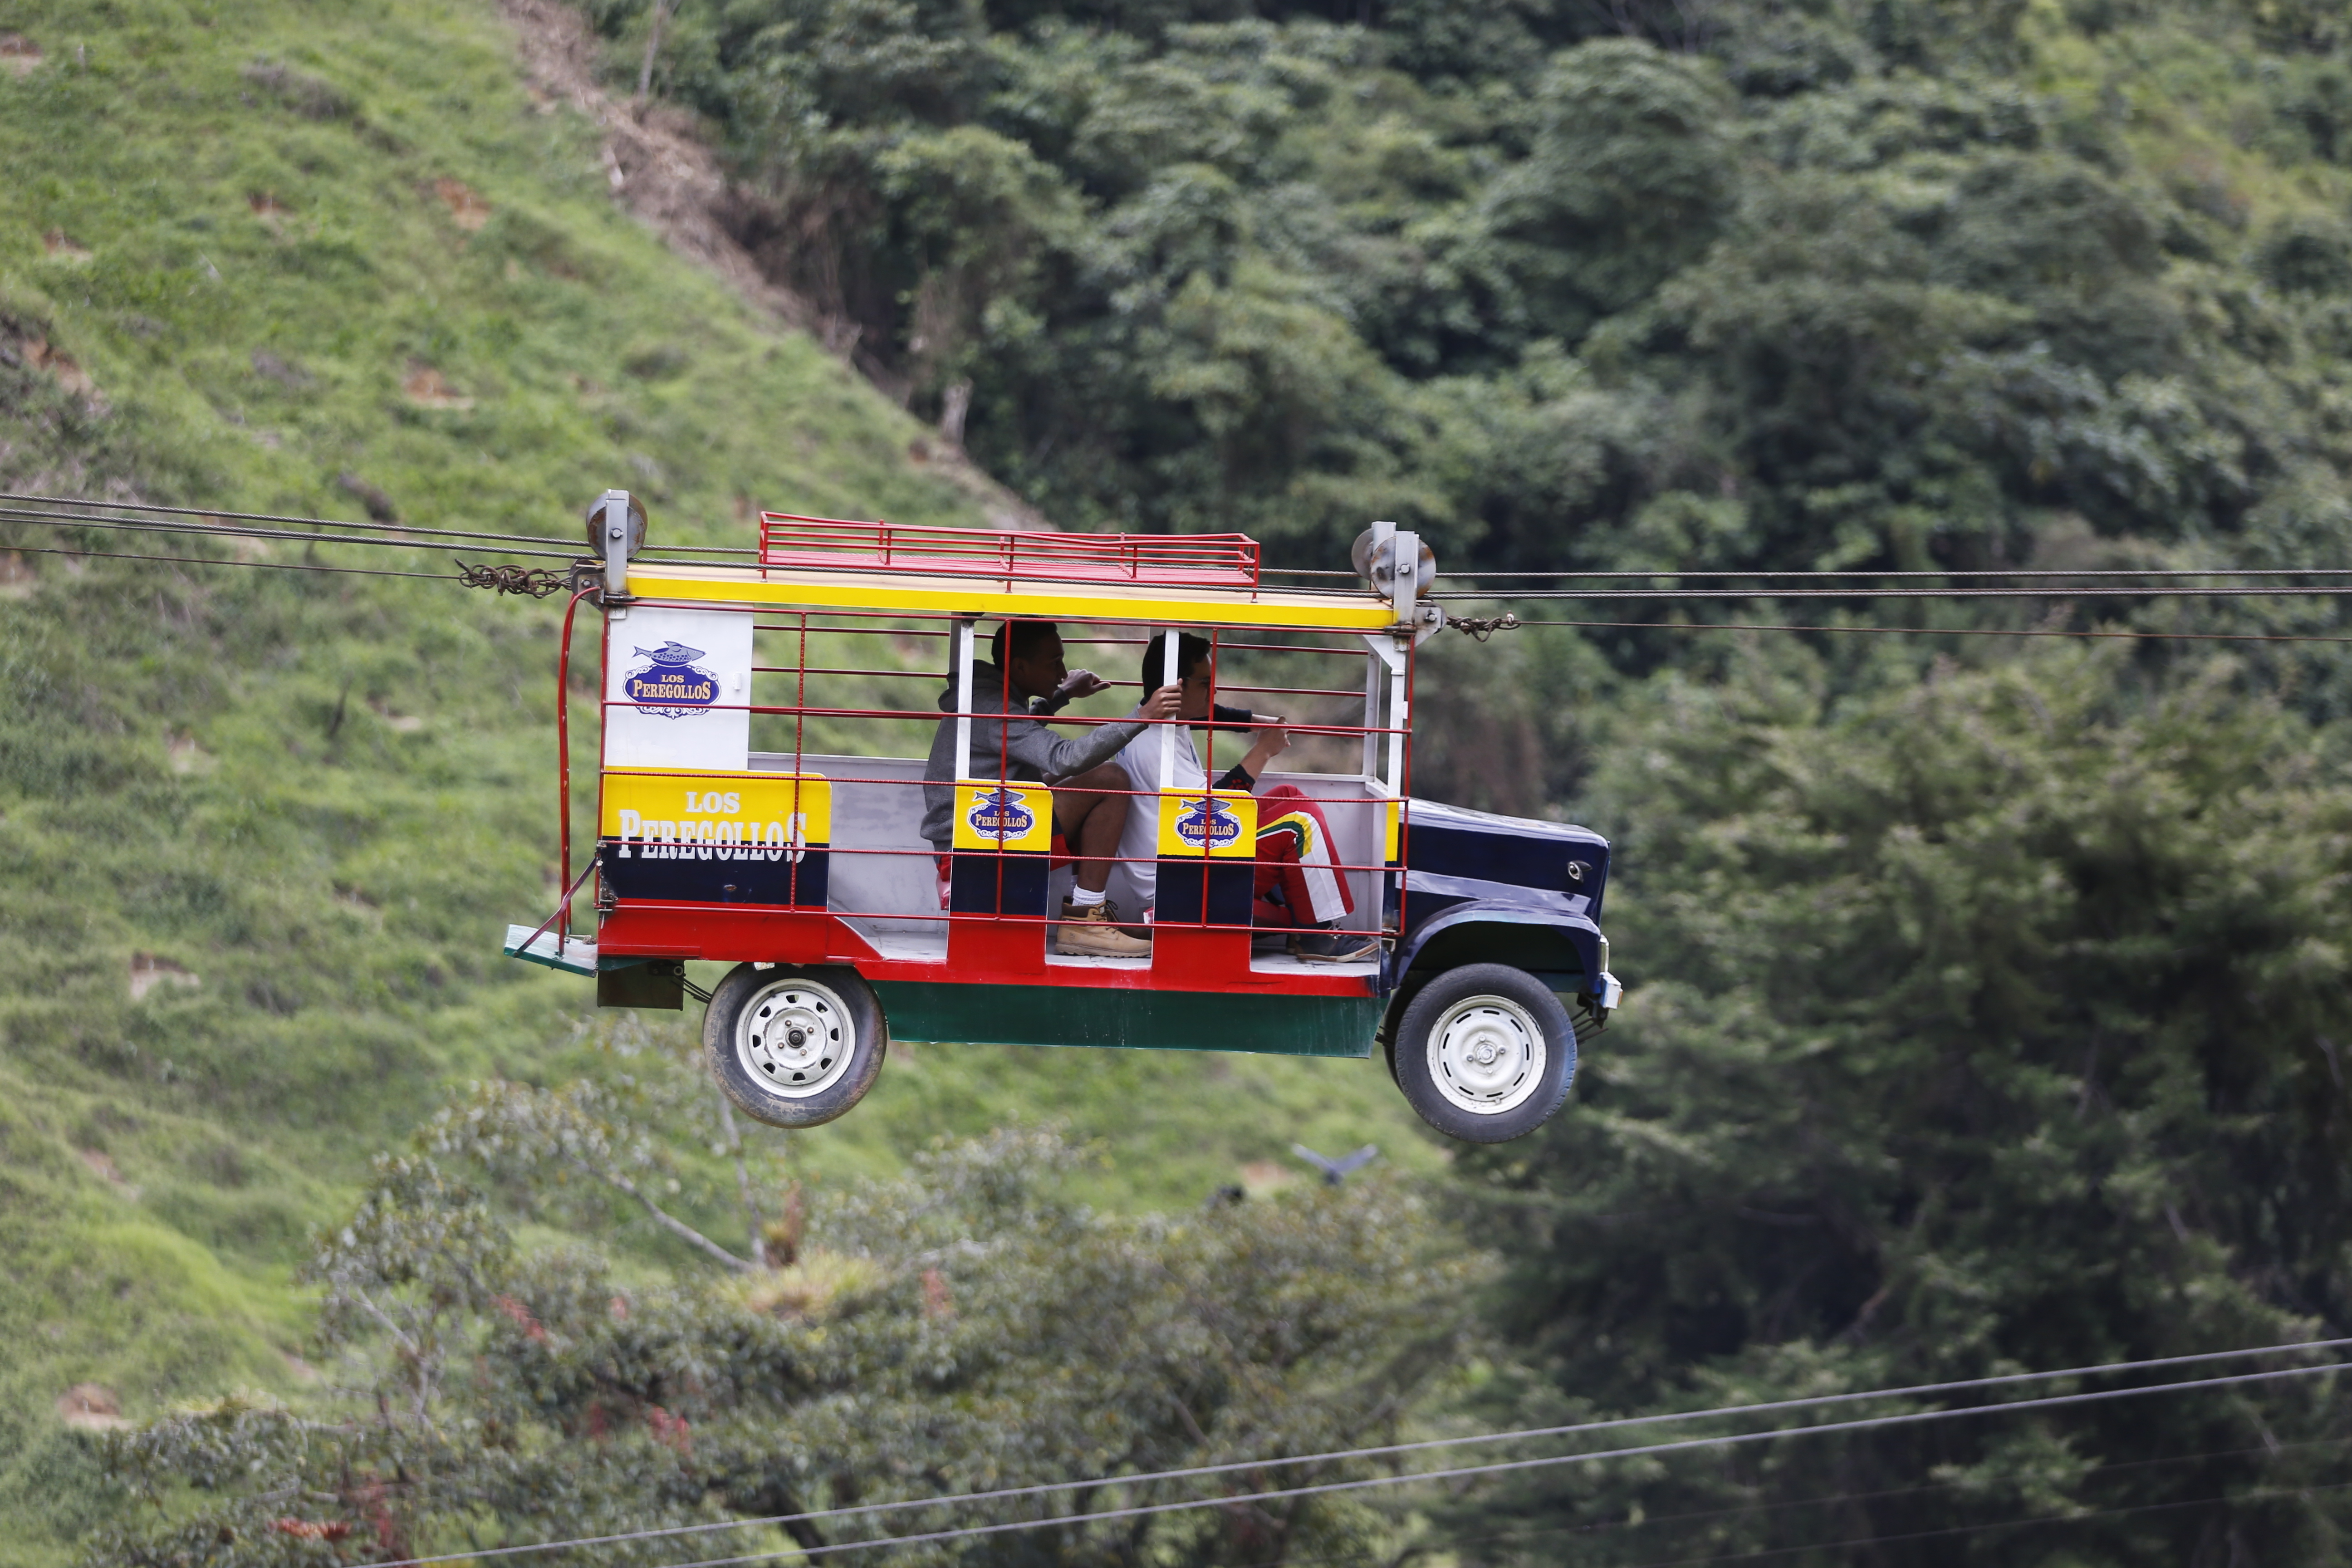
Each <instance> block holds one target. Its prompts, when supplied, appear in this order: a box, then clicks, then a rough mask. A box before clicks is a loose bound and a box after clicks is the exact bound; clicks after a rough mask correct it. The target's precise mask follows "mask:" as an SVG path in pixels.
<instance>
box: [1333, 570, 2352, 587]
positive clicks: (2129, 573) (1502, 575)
mask: <svg viewBox="0 0 2352 1568" xmlns="http://www.w3.org/2000/svg"><path fill="white" fill-rule="evenodd" d="M1305 575H1312V576H1318V577H1328V576H1351V575H1353V574H1351V573H1344V572H1343V573H1329V572H1317V573H1312V574H1305ZM1439 576H1440V579H1441V580H1442V581H1451V582H1465V581H1475V582H1499V581H1505V580H1513V581H1542V582H1643V581H1648V582H1655V581H1657V580H1658V579H1660V578H1672V579H1675V580H1678V581H1684V580H1689V581H1703V582H1717V581H1728V582H1741V583H1748V582H1762V581H1774V582H1783V581H1790V580H1798V579H1801V580H1805V581H1810V582H1824V581H1836V580H1845V579H1867V580H1874V581H1875V580H1882V579H1901V578H1914V577H1940V578H1943V579H1945V580H1946V581H1948V582H2009V581H2012V580H2017V579H2034V578H2052V579H2056V578H2064V579H2067V580H2069V581H2072V580H2074V579H2076V578H2083V577H2095V578H2108V577H2132V578H2142V577H2156V578H2169V577H2352V568H2347V567H2341V566H2145V567H2143V566H2122V567H2104V566H2103V567H2084V568H2082V569H2080V570H2072V571H2070V570H2064V569H2049V568H2034V569H2032V570H2027V569H2024V568H2020V569H2017V570H2014V571H1990V572H1957V571H1956V572H1937V571H1927V572H1895V571H1888V572H1683V571H1649V572H1446V573H1441V574H1439Z"/></svg>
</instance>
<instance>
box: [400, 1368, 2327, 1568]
mask: <svg viewBox="0 0 2352 1568" xmlns="http://www.w3.org/2000/svg"><path fill="white" fill-rule="evenodd" d="M2343 1371H2352V1362H2331V1363H2327V1364H2326V1365H2325V1366H2315V1367H2310V1366H2306V1367H2282V1368H2276V1369H2273V1370H2272V1371H2269V1372H2248V1373H2233V1374H2231V1375H2230V1376H2227V1377H2204V1378H2194V1379H2189V1380H2187V1381H2184V1382H2175V1383H2158V1384H2147V1386H2145V1387H2140V1388H2109V1389H2099V1390H2095V1391H2093V1392H2090V1393H2084V1394H2048V1395H2044V1396H2042V1397H2040V1398H2035V1399H2019V1400H2013V1401H2011V1402H2010V1403H2008V1404H2006V1405H1967V1406H1964V1407H1962V1408H1960V1409H1958V1410H1915V1411H1906V1412H1902V1413H1900V1414H1897V1415H1870V1416H1863V1417H1860V1418H1857V1419H1855V1420H1851V1421H1829V1422H1823V1423H1822V1424H1821V1425H1820V1426H1797V1427H1790V1428H1786V1429H1781V1430H1775V1431H1770V1432H1737V1433H1731V1434H1728V1435H1726V1436H1713V1437H1685V1438H1682V1439H1680V1440H1678V1441H1675V1442H1671V1443H1648V1444H1643V1445H1640V1446H1638V1447H1627V1448H1603V1449H1601V1450H1598V1451H1596V1452H1593V1453H1587V1454H1554V1455H1547V1456H1545V1457H1543V1458H1534V1459H1503V1460H1496V1461H1494V1462H1492V1463H1489V1464H1484V1465H1461V1466H1456V1467H1455V1468H1452V1469H1444V1470H1417V1471H1413V1472H1412V1473H1409V1474H1406V1475H1400V1476H1373V1477H1370V1478H1366V1479H1358V1480H1347V1481H1322V1482H1318V1483H1316V1484H1314V1485H1311V1486H1301V1487H1279V1488H1273V1489H1267V1490H1265V1491H1256V1492H1242V1493H1238V1494H1235V1495H1232V1496H1227V1497H1218V1498H1199V1499H1192V1500H1184V1501H1181V1502H1161V1503H1138V1504H1134V1505H1132V1506H1129V1507H1127V1508H1116V1509H1104V1510H1101V1511H1099V1512H1096V1513H1087V1514H1076V1515H1069V1516H1065V1517H1058V1518H1053V1519H1036V1520H1014V1521H1007V1522H1005V1523H1001V1524H974V1525H965V1526H962V1527H961V1528H958V1529H954V1530H937V1531H927V1532H924V1533H921V1534H917V1535H890V1536H884V1537H882V1538H880V1539H878V1540H875V1541H845V1542H837V1543H835V1544H831V1545H824V1546H806V1547H796V1548H794V1549H793V1550H792V1551H789V1552H747V1553H743V1554H740V1555H738V1556H734V1557H706V1558H698V1559H696V1560H695V1561H693V1562H691V1563H673V1564H670V1565H669V1568H743V1565H745V1564H750V1563H775V1562H780V1561H782V1560H783V1559H785V1558H788V1557H824V1556H830V1555H832V1554H833V1553H835V1552H862V1551H867V1550H871V1549H873V1548H875V1547H882V1546H919V1545H927V1544H929V1543H930V1542H940V1541H957V1540H965V1539H969V1538H971V1537H974V1536H982V1535H1002V1534H1004V1533H1006V1532H1008V1531H1022V1530H1043V1529H1045V1528H1047V1527H1049V1526H1055V1525H1071V1524H1103V1523H1108V1522H1109V1521H1113V1520H1118V1519H1139V1518H1146V1517H1151V1516H1156V1515H1160V1514H1167V1513H1185V1512H1191V1511H1192V1510H1198V1509H1204V1508H1232V1507H1234V1506H1236V1505H1238V1504H1241V1503H1249V1502H1273V1501H1278V1500H1284V1499H1288V1498H1302V1497H1322V1496H1328V1495H1330V1494H1333V1493H1336V1492H1351V1491H1364V1490H1368V1489H1372V1488H1375V1487H1391V1486H1402V1485H1406V1484H1408V1483H1411V1482H1415V1481H1446V1480H1463V1479H1469V1478H1471V1477H1474V1476H1491V1475H1504V1474H1508V1473H1513V1472H1517V1471H1523V1470H1533V1469H1544V1468H1557V1467H1559V1466H1563V1465H1582V1464H1591V1463H1592V1462H1594V1461H1596V1460H1600V1459H1623V1458H1638V1457H1640V1456H1643V1455H1648V1454H1670V1453H1679V1452H1686V1451H1688V1450H1690V1449H1694V1448H1727V1447H1741V1446H1744V1445H1746V1444H1749V1443H1761V1442H1769V1441H1770V1440H1771V1439H1773V1438H1776V1437H1803V1436H1819V1435H1821V1434H1823V1433H1830V1432H1863V1431H1872V1430H1876V1429H1879V1428H1882V1427H1887V1426H1918V1425H1921V1424H1923V1423H1926V1422H1929V1421H1946V1420H1956V1419H1958V1418H1959V1417H1962V1416H1968V1415H2001V1414H2004V1413H2008V1412H2011V1411H2018V1410H2040V1409H2049V1408H2052V1407H2054V1406H2058V1405H2087V1404H2093V1403H2096V1402H2099V1401H2102V1400H2108V1399H2129V1398H2133V1397H2135V1396H2137V1395H2140V1394H2171V1393H2178V1392H2179V1391H2181V1390H2183V1389H2197V1388H2221V1387H2231V1386H2235V1385H2237V1384H2248V1383H2260V1382H2265V1381H2270V1380H2273V1379H2278V1378H2287V1377H2306V1376H2310V1375H2312V1374H2314V1373H2328V1372H2343ZM476 1555H482V1554H480V1553H477V1554H476ZM443 1561H448V1559H443ZM369 1568H399V1565H397V1564H389V1563H379V1564H370V1565H369Z"/></svg>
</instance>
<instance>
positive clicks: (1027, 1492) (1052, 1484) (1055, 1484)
mask: <svg viewBox="0 0 2352 1568" xmlns="http://www.w3.org/2000/svg"><path fill="white" fill-rule="evenodd" d="M2347 1346H2352V1336H2347V1337H2346V1338H2342V1339H2329V1340H2304V1341H2298V1342H2294V1343H2291V1344H2284V1345H2252V1346H2248V1347H2246V1348H2243V1349H2240V1350H2227V1351H2200V1352H2194V1353H2192V1354H2189V1355H2177V1356H2157V1357H2153V1358H2150V1359H2147V1360H2141V1361H2127V1362H2107V1363H2101V1364H2098V1365H2095V1366H2076V1367H2062V1368H2058V1369H2055V1370H2053V1371H2049V1372H2015V1373H1996V1374H1994V1375H1992V1376H1990V1377H1970V1378H1959V1379H1954V1380H1950V1381H1947V1382H1943V1383H1923V1384H1910V1385H1907V1386H1905V1387H1901V1388H1874V1389H1861V1390H1856V1391H1854V1392H1852V1393H1847V1394H1807V1395H1804V1396H1802V1397H1801V1398H1795V1399H1779V1400H1769V1401H1766V1402H1763V1403H1760V1404H1752V1405H1725V1406H1720V1407H1718V1408H1715V1409H1711V1410H1682V1411H1668V1412H1665V1413H1663V1414H1660V1415H1621V1416H1616V1417H1613V1418H1612V1419H1609V1420H1604V1421H1581V1422H1576V1423H1572V1424H1570V1425H1567V1426H1529V1427H1522V1428H1519V1429H1517V1430H1514V1431H1507V1432H1486V1433H1478V1434H1474V1435H1471V1436H1456V1437H1431V1438H1424V1439H1423V1440H1421V1441H1418V1442H1412V1443H1386V1444H1381V1445H1378V1446H1375V1447H1361V1448H1343V1449H1336V1450H1332V1451H1328V1452H1325V1453H1317V1454H1298V1455H1292V1456H1289V1457H1286V1458H1265V1459H1235V1460H1228V1461H1226V1462H1224V1463H1221V1464H1213V1465H1194V1466H1191V1467H1188V1468H1182V1469H1172V1470H1151V1471H1146V1472H1142V1473H1139V1474H1135V1475H1125V1476H1097V1477H1093V1478H1089V1479H1078V1480H1068V1481H1048V1482H1044V1483H1041V1484H1038V1485H1034V1486H1023V1487H1004V1488H1000V1489H995V1490H991V1491H979V1492H959V1493H951V1494H948V1495H945V1496H940V1497H930V1498H913V1499H908V1500H903V1501H897V1502H878V1503H861V1504H858V1505H856V1506H854V1507H848V1508H834V1509H818V1510H812V1511H808V1512H803V1513H784V1514H772V1515H769V1516H766V1517H763V1518H757V1519H743V1520H729V1521H723V1522H720V1523H716V1524H691V1525H678V1526H674V1527H672V1528H669V1529H666V1530H657V1531H630V1532H628V1533H626V1534H623V1535H611V1536H587V1537H582V1538H579V1539H575V1540H566V1541H548V1542H526V1543H524V1544H520V1545H515V1546H500V1547H494V1548H490V1549H488V1550H487V1551H479V1552H452V1553H447V1554H446V1555H443V1556H438V1557H404V1558H402V1559H400V1560H399V1561H398V1562H396V1563H375V1564H371V1565H370V1568H423V1565H425V1564H428V1563H457V1562H472V1561H475V1560H478V1559H479V1560H488V1559H489V1558H494V1557H512V1556H518V1555H521V1554H524V1553H528V1552H554V1551H558V1550H562V1549H565V1548H570V1547H576V1546H599V1545H604V1544H607V1543H609V1542H617V1541H644V1540H651V1539H654V1538H656V1537H659V1536H676V1535H698V1534H708V1533H709V1532H711V1531H721V1530H749V1529H754V1528H757V1527H760V1526H762V1525H771V1524H786V1523H793V1524H797V1523H801V1522H803V1521H807V1522H810V1523H814V1522H816V1521H821V1520H828V1519H847V1518H855V1517H870V1516H873V1515H877V1514H884V1513H899V1512H906V1511H909V1510H916V1509H926V1508H940V1507H947V1506H951V1505H961V1504H964V1503H974V1502H1002V1501H1005V1500H1011V1499H1014V1498H1025V1497H1038V1496H1042V1495H1044V1494H1046V1493H1049V1492H1057V1491H1069V1490H1072V1489H1080V1488H1084V1489H1098V1488H1102V1487H1109V1486H1140V1485H1147V1484H1150V1483H1151V1482H1155V1481H1171V1480H1192V1479H1200V1478H1202V1477H1204V1476H1218V1475H1230V1474H1232V1473H1234V1472H1235V1471H1240V1470H1266V1469H1275V1468H1285V1467H1288V1466H1293V1465H1314V1464H1333V1463H1338V1462H1340V1461H1343V1460H1349V1459H1374V1458H1389V1457H1391V1456H1393V1455H1397V1454H1413V1453H1426V1452H1429V1451H1432V1450H1434V1449H1439V1448H1455V1447H1464V1446H1465V1445H1468V1444H1475V1443H1511V1442H1526V1441H1529V1440H1531V1439H1534V1438H1538V1437H1570V1436H1581V1435H1583V1434H1586V1433H1591V1432H1611V1431H1618V1430H1622V1428H1625V1427H1628V1426H1668V1425H1673V1424H1676V1423H1680V1422H1685V1421H1704V1420H1709V1419H1719V1418H1724V1417H1729V1416H1739V1415H1779V1414H1784V1413H1786V1412H1789V1411H1795V1410H1813V1409H1819V1408H1821V1407H1822V1406H1823V1405H1850V1404H1853V1403H1854V1402H1856V1401H1859V1400H1874V1399H1914V1398H1921V1397H1925V1396H1927V1395H1930V1394H1962V1393H1968V1392H1971V1391H1975V1390H1979V1389H1988V1388H2007V1387H2014V1386H2016V1385H2017V1384H2023V1383H2047V1382H2052V1381H2054V1380H2056V1379H2059V1378H2067V1377H2092V1376H2101V1375H2107V1374H2112V1373H2126V1372H2149V1371H2154V1370H2157V1369H2158V1368H2162V1367H2177V1366H2190V1365H2198V1364H2202V1363H2210V1362H2216V1361H2234V1360H2238V1359H2241V1358H2242V1357H2246V1356H2259V1355H2279V1354H2284V1353H2288V1352H2296V1351H2325V1350H2338V1349H2342V1348H2344V1347H2347ZM2158 1386H2170V1385H2168V1384H2161V1385H2158ZM2000 1408H2013V1407H2012V1406H2002V1407H2000Z"/></svg>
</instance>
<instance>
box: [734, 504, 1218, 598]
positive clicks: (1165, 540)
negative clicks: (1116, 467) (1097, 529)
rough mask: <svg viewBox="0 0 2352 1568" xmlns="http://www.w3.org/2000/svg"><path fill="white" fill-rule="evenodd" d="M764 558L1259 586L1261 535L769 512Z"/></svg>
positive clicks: (1032, 576) (763, 520)
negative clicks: (1021, 528)
mask: <svg viewBox="0 0 2352 1568" xmlns="http://www.w3.org/2000/svg"><path fill="white" fill-rule="evenodd" d="M760 562H761V565H763V566H777V567H783V566H796V567H803V568H810V567H813V568H816V569H818V570H830V571H859V570H864V571H880V572H909V573H925V574H933V573H936V574H948V575H952V576H959V577H1002V578H1005V579H1008V580H1015V581H1020V580H1026V581H1031V582H1063V583H1142V584H1154V585H1157V586H1160V587H1169V588H1255V587H1256V586H1257V585H1258V549H1257V541H1255V540H1254V539H1252V538H1250V537H1249V536H1248V535H1246V534H1241V533H1196V534H1185V535H1181V536H1176V537H1171V536H1168V535H1165V534H1140V533H1044V532H1028V533H1024V532H1017V531H1005V532H1000V531H993V530H988V529H976V528H908V527H904V526H901V525H899V524H896V523H888V522H852V521H844V520H842V519H839V518H829V517H793V516H789V515H787V514H785V513H783V512H774V511H765V512H761V514H760Z"/></svg>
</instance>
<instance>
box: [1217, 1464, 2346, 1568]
mask: <svg viewBox="0 0 2352 1568" xmlns="http://www.w3.org/2000/svg"><path fill="white" fill-rule="evenodd" d="M2347 1443H2352V1437H2322V1438H2315V1439H2313V1440H2311V1441H2309V1442H2302V1443H2279V1444H2274V1445H2270V1444H2265V1445H2256V1446H2254V1447H2245V1448H2217V1449H2210V1450H2208V1451H2206V1452H2204V1453H2201V1454H2166V1455H2161V1456H2159V1457H2158V1458H2153V1459H2124V1460H2119V1461H2116V1462H2115V1463H2111V1464H2103V1465H2093V1466H2092V1467H2090V1468H2088V1469H2086V1470H2084V1471H2083V1472H2082V1474H2083V1475H2084V1476H2085V1477H2088V1476H2099V1475H2107V1474H2110V1473H2112V1472H2114V1471H2116V1470H2144V1469H2149V1468H2154V1467H2156V1466H2158V1465H2193V1464H2197V1463H2199V1462H2200V1461H2202V1460H2205V1459H2234V1458H2242V1457H2243V1456H2245V1455H2248V1454H2261V1455H2263V1456H2265V1457H2269V1456H2272V1455H2277V1454H2284V1453H2291V1452H2293V1451H2294V1450H2296V1449H2300V1448H2340V1447H2344V1446H2345V1445H2346V1444H2347ZM1965 1484H1966V1483H1965V1482H1961V1481H1925V1482H1922V1483H1920V1484H1919V1485H1917V1486H1910V1487H1886V1488H1883V1489H1879V1490H1877V1491H1867V1492H1828V1493H1824V1494H1822V1495H1821V1496H1818V1497H1806V1498H1785V1499H1782V1500H1778V1501H1774V1502H1748V1503H1735V1504H1733V1505H1731V1506H1729V1507H1726V1508H1707V1509H1690V1510H1685V1511H1683V1512H1681V1513H1654V1514H1648V1515H1645V1516H1644V1517H1643V1518H1641V1519H1604V1520H1596V1521H1593V1522H1591V1523H1590V1524H1557V1525H1549V1526H1538V1527H1536V1528H1533V1529H1528V1530H1506V1531H1496V1533H1494V1534H1491V1535H1471V1536H1456V1537H1454V1538H1453V1539H1451V1540H1449V1541H1446V1542H1442V1543H1439V1544H1437V1545H1432V1546H1426V1547H1419V1548H1414V1549H1413V1550H1416V1551H1423V1552H1431V1551H1438V1550H1443V1549H1450V1548H1453V1547H1456V1546H1483V1545H1486V1544H1487V1543H1489V1542H1496V1541H1537V1540H1541V1539H1544V1538H1547V1537H1549V1536H1554V1535H1607V1534H1612V1533H1614V1532H1616V1531H1626V1530H1647V1529H1649V1528H1651V1527H1652V1526H1654V1525H1661V1524H1689V1523H1693V1522H1695V1521H1699V1520H1705V1519H1727V1518H1730V1517H1733V1516H1735V1515H1744V1514H1759V1513H1780V1512H1785V1511H1786V1510H1790V1509H1797V1508H1821V1507H1825V1506H1827V1505H1829V1504H1832V1503H1842V1502H1876V1501H1880V1500H1884V1499H1886V1498H1902V1497H1920V1496H1923V1495H1925V1494H1927V1493H1929V1492H1948V1491H1952V1490H1954V1489H1958V1487H1960V1486H1963V1485H1965ZM2297 1490H2301V1489H2297ZM2240 1495H2241V1496H2244V1495H2246V1494H2243V1493H2241V1494H2240ZM2066 1517H2075V1516H2071V1515H2070V1516H2066ZM2080 1517H2084V1518H2089V1517H2093V1516H2091V1515H2087V1514H2086V1515H2083V1516H2080ZM2011 1522H2015V1521H2011ZM1971 1528H1981V1529H1986V1530H1997V1529H2000V1525H1998V1524H1988V1525H1983V1526H1973V1527H1971ZM1803 1550H1813V1548H1804V1549H1803ZM1363 1560H1364V1554H1363V1553H1362V1552H1348V1553H1345V1554H1342V1555H1338V1556H1328V1557H1293V1558H1286V1559H1285V1560H1284V1561H1283V1562H1282V1563H1250V1564H1246V1565H1244V1568H1313V1565H1315V1564H1318V1563H1352V1562H1360V1561H1363ZM1644 1568H1664V1565H1663V1564H1657V1563H1651V1564H1645V1565H1644Z"/></svg>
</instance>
